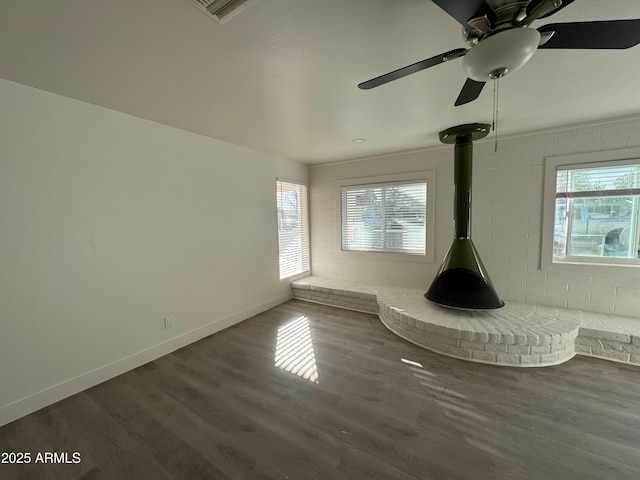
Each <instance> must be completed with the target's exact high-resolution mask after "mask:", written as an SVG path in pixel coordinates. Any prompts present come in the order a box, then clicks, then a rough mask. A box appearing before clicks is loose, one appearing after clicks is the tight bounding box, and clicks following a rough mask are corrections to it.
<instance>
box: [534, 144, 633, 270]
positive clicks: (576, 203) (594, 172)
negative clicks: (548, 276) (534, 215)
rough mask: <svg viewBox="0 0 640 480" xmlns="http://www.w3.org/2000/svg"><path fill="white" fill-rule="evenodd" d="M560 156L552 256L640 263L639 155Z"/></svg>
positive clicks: (554, 258)
mask: <svg viewBox="0 0 640 480" xmlns="http://www.w3.org/2000/svg"><path fill="white" fill-rule="evenodd" d="M576 157H578V158H579V157H580V155H577V156H576ZM561 161H562V160H561V159H559V160H556V161H555V162H554V163H556V165H554V172H552V173H553V174H554V176H555V179H554V180H555V181H554V183H555V195H554V196H555V199H554V200H555V201H554V206H553V208H554V211H553V241H552V245H553V247H552V251H551V256H552V262H553V263H598V264H611V265H620V264H622V265H638V266H640V228H639V224H640V159H629V160H622V161H617V160H611V161H605V162H585V163H568V164H564V165H563V164H560V163H559V162H561ZM547 229H549V227H547ZM547 241H550V238H547Z"/></svg>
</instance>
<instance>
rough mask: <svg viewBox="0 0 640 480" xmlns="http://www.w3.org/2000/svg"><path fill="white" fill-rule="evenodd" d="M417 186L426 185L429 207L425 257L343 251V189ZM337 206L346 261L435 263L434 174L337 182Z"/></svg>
mask: <svg viewBox="0 0 640 480" xmlns="http://www.w3.org/2000/svg"><path fill="white" fill-rule="evenodd" d="M402 182H407V183H416V182H425V183H426V184H427V206H426V212H425V224H426V225H425V229H426V235H425V237H426V238H425V253H424V255H419V254H410V253H403V252H363V251H359V250H342V188H344V187H355V186H358V185H376V184H389V183H402ZM335 187H336V205H337V206H338V213H337V217H338V226H337V227H338V228H336V240H335V242H336V252H338V257H340V258H342V259H344V260H356V259H359V260H371V261H407V262H427V263H433V261H434V260H433V258H434V250H435V249H434V241H435V235H434V226H435V221H434V215H435V206H434V200H435V171H434V170H424V171H418V172H408V173H400V174H393V175H380V176H373V177H351V178H341V179H339V180H338V181H337V182H336V183H335Z"/></svg>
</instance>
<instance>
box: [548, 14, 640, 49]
mask: <svg viewBox="0 0 640 480" xmlns="http://www.w3.org/2000/svg"><path fill="white" fill-rule="evenodd" d="M538 31H539V32H540V33H541V34H544V33H548V32H555V33H554V34H553V36H552V37H551V38H550V39H549V41H547V42H546V43H545V44H543V45H540V47H539V48H576V49H616V50H617V49H625V48H630V47H633V46H635V45H637V44H638V43H640V19H634V20H603V21H594V22H574V23H551V24H549V25H544V26H542V27H540V28H539V29H538Z"/></svg>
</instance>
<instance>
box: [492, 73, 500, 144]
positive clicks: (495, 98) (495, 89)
mask: <svg viewBox="0 0 640 480" xmlns="http://www.w3.org/2000/svg"><path fill="white" fill-rule="evenodd" d="M499 81H500V78H495V79H494V80H493V122H492V125H491V128H493V131H494V133H495V144H494V147H493V151H494V152H497V151H498V95H499V93H500V90H499V89H500V86H499V85H498V82H499Z"/></svg>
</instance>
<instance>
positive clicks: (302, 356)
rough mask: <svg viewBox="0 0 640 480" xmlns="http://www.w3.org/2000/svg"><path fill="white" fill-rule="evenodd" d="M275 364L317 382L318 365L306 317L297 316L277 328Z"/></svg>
mask: <svg viewBox="0 0 640 480" xmlns="http://www.w3.org/2000/svg"><path fill="white" fill-rule="evenodd" d="M275 366H276V367H278V368H281V369H283V370H285V371H287V372H290V373H293V374H295V375H298V376H299V377H302V378H304V379H306V380H309V381H310V382H313V383H318V367H317V366H316V357H315V353H314V351H313V344H312V342H311V329H310V328H309V320H308V319H307V317H304V316H301V317H298V318H296V319H295V320H293V321H291V322H289V323H287V324H286V325H283V326H282V327H280V328H279V329H278V339H277V343H276V355H275Z"/></svg>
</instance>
